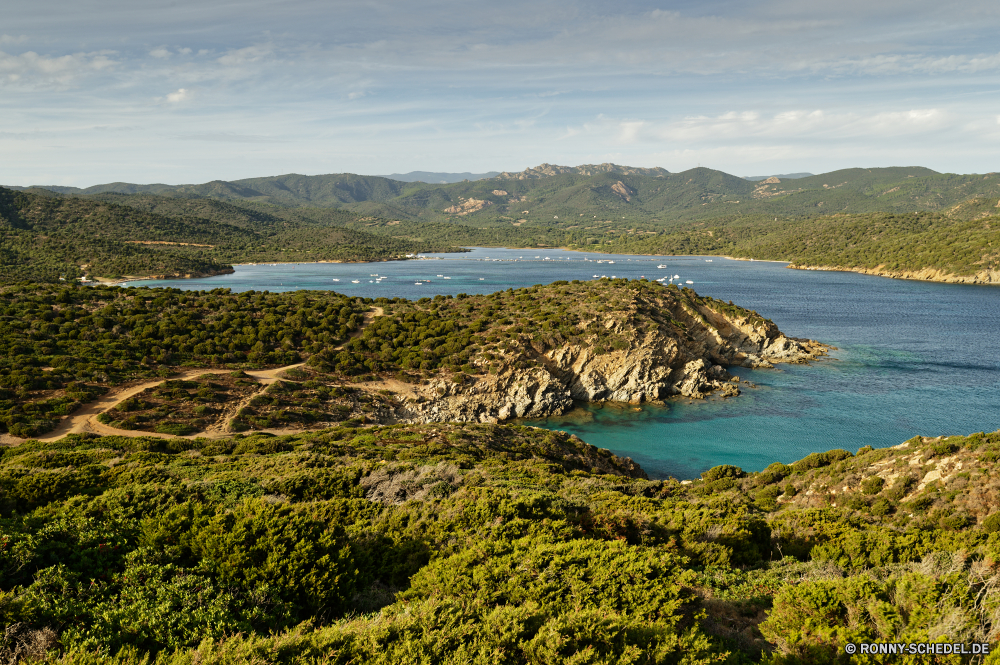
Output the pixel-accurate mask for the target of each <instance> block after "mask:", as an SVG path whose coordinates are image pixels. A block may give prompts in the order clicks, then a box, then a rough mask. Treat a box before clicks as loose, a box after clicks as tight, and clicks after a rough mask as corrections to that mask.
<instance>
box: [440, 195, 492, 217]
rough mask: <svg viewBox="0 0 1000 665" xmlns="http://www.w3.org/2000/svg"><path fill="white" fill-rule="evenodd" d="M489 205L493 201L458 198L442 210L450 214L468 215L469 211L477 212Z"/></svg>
mask: <svg viewBox="0 0 1000 665" xmlns="http://www.w3.org/2000/svg"><path fill="white" fill-rule="evenodd" d="M489 205H493V202H492V201H484V200H482V199H464V198H459V200H458V203H457V204H456V205H453V206H449V207H447V208H445V209H444V211H445V212H446V213H449V214H452V215H468V214H469V213H473V212H479V211H480V210H482V209H483V208H485V207H486V206H489Z"/></svg>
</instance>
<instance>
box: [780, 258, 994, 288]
mask: <svg viewBox="0 0 1000 665" xmlns="http://www.w3.org/2000/svg"><path fill="white" fill-rule="evenodd" d="M788 267H789V268H792V269H794V270H830V271H834V272H858V273H861V274H862V275H874V276H876V277H890V278H892V279H918V280H920V281H922V282H949V283H952V284H1000V270H980V271H979V272H977V273H975V274H972V275H956V274H955V273H951V272H947V271H945V270H942V269H940V268H921V269H920V270H890V269H887V268H886V267H885V266H875V267H874V268H865V267H862V266H847V267H845V266H810V265H799V264H795V263H790V264H788Z"/></svg>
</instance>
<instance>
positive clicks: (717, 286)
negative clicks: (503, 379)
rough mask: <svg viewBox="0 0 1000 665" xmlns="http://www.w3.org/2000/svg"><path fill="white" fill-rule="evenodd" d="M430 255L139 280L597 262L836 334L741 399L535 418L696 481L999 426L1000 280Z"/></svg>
mask: <svg viewBox="0 0 1000 665" xmlns="http://www.w3.org/2000/svg"><path fill="white" fill-rule="evenodd" d="M428 256H430V257H433V258H428V259H421V260H409V261H391V262H379V263H309V264H278V265H247V266H237V267H236V272H235V273H234V274H230V275H218V276H214V277H208V278H202V279H191V280H169V281H164V280H154V281H146V282H133V283H131V285H132V286H144V285H145V286H158V287H163V286H170V287H175V288H181V289H213V288H229V289H232V290H233V291H245V290H258V291H264V290H268V291H291V290H298V289H324V290H335V291H338V292H341V293H344V294H346V295H350V296H363V297H370V298H378V297H387V298H393V297H397V296H398V297H403V298H420V297H427V296H434V295H437V294H452V295H454V294H457V293H469V294H472V293H492V292H494V291H497V290H506V289H508V288H520V287H524V286H531V285H533V284H548V283H550V282H552V281H555V280H559V279H566V280H572V279H580V280H584V279H593V276H594V275H598V276H602V275H606V276H607V277H612V276H616V277H627V278H632V279H634V278H639V277H646V278H647V279H659V278H661V277H665V276H673V275H680V280H679V281H681V282H687V281H688V280H690V281H691V282H693V283H692V284H688V286H690V287H691V288H693V289H695V290H696V291H697V292H698V293H700V294H702V295H709V296H712V297H714V298H719V299H722V300H732V301H733V302H734V303H736V304H739V305H742V306H743V307H747V308H750V309H754V310H757V311H758V312H759V313H760V314H762V315H763V316H765V317H767V318H770V319H771V320H773V321H774V322H775V323H776V324H777V325H778V327H779V328H780V329H781V330H782V331H783V332H784V333H785V334H787V335H790V336H793V337H809V338H812V339H817V340H820V341H822V342H825V343H827V344H832V345H834V346H836V347H838V350H837V351H834V352H833V353H832V354H831V358H830V359H828V360H823V361H820V362H816V363H813V364H811V365H808V366H803V365H779V366H778V367H777V368H776V369H773V370H752V371H751V370H747V369H744V368H738V367H737V368H731V371H732V372H733V373H734V374H737V375H739V376H740V377H741V378H742V379H746V380H749V381H752V382H753V383H755V384H756V385H757V388H755V389H753V388H745V389H744V391H743V394H742V395H741V396H739V397H737V398H734V399H727V400H722V399H709V400H696V401H695V400H671V401H669V402H668V403H667V404H666V405H642V406H640V407H635V406H632V405H581V406H580V408H577V409H574V410H573V411H572V412H570V413H568V414H565V415H563V416H559V417H553V418H547V419H543V420H533V421H527V424H531V425H536V426H541V427H547V428H551V429H560V430H565V431H568V432H572V433H574V434H577V435H579V436H580V437H581V438H582V439H584V440H585V441H587V442H588V443H592V444H594V445H596V446H600V447H602V448H609V449H610V450H612V451H614V452H615V453H617V454H620V455H628V456H630V457H632V458H633V459H635V460H636V461H637V462H639V463H640V464H641V465H642V466H643V468H644V469H646V471H647V472H648V473H649V474H650V476H651V477H658V478H662V477H667V476H674V477H677V478H691V477H695V476H697V475H698V474H699V473H700V472H701V471H704V470H705V469H707V468H709V467H711V466H715V465H717V464H736V465H738V466H741V467H743V468H744V469H747V470H755V471H756V470H760V469H762V468H763V467H765V466H767V465H768V464H770V463H771V462H774V461H783V462H790V461H793V460H796V459H800V458H802V457H804V456H805V455H807V454H809V453H810V452H816V451H824V450H830V449H832V448H845V449H847V450H850V451H852V452H853V451H856V450H857V449H858V448H860V447H861V446H865V445H870V446H873V447H884V446H891V445H896V444H898V443H900V442H902V441H904V440H906V439H908V438H910V437H912V436H914V435H917V434H920V435H924V436H938V435H951V434H969V433H971V432H976V431H994V430H997V429H1000V354H998V346H1000V344H998V341H997V339H998V331H1000V289H998V288H997V287H992V286H970V285H958V284H942V283H934V282H918V281H906V280H891V279H885V278H880V277H872V276H869V275H859V274H855V273H847V272H822V271H802V270H790V269H788V268H786V267H785V264H784V263H772V262H761V261H753V262H751V261H736V260H730V259H725V258H722V257H692V256H684V257H671V256H666V257H648V256H647V257H641V256H623V255H610V254H597V253H593V254H586V253H581V252H570V251H562V250H554V249H553V250H522V249H514V250H511V249H496V248H475V249H473V250H472V251H470V252H467V253H461V254H437V255H428ZM598 261H602V263H598ZM609 261H613V262H614V263H609ZM658 265H664V266H666V267H665V268H662V269H660V268H657V266H658ZM380 278H381V279H380ZM335 280H339V281H335ZM674 281H675V282H676V281H678V280H674ZM417 282H419V284H418V283H417Z"/></svg>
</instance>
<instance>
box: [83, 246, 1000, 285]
mask: <svg viewBox="0 0 1000 665" xmlns="http://www.w3.org/2000/svg"><path fill="white" fill-rule="evenodd" d="M463 249H465V250H472V249H509V250H525V251H528V250H537V251H544V250H561V251H566V252H575V253H577V254H588V253H589V254H614V255H617V256H657V257H663V258H665V259H667V258H681V257H686V258H690V257H718V258H722V259H729V260H731V261H747V262H754V263H783V264H786V266H787V267H788V268H791V269H793V270H817V271H829V272H854V273H859V274H863V275H871V276H873V277H884V278H887V279H903V280H910V281H920V282H941V283H949V284H969V285H979V286H992V285H1000V271H992V270H983V271H980V272H978V273H976V274H974V275H956V274H954V273H948V272H945V271H944V270H941V269H939V268H922V269H919V270H887V269H885V267H884V266H881V265H880V266H876V267H874V268H866V267H860V266H854V267H845V266H826V265H800V264H796V263H795V262H794V261H792V260H775V259H755V258H751V257H743V256H731V255H728V254H638V253H627V252H624V253H614V252H606V251H602V250H596V249H580V248H575V247H565V246H561V247H507V246H499V245H498V246H495V247H493V246H489V247H487V246H474V247H473V246H469V247H463ZM436 253H437V252H425V254H436ZM442 253H445V252H442ZM433 258H438V257H433ZM417 260H432V259H431V257H427V256H424V257H417V256H407V257H398V258H388V259H376V260H374V261H341V260H319V261H263V262H247V263H233V264H231V266H230V267H229V269H228V270H221V271H218V272H211V273H188V274H184V275H181V274H176V275H148V276H142V275H130V276H127V277H123V278H120V279H114V280H111V279H105V278H99V277H98V278H95V279H94V280H93V281H91V282H87V283H84V284H85V285H96V284H101V285H104V286H122V285H125V284H128V283H129V282H138V281H145V280H163V281H167V280H174V279H199V278H203V277H213V276H216V275H228V274H232V273H234V272H236V271H235V269H234V266H253V265H311V264H321V263H334V264H350V263H385V262H389V261H417Z"/></svg>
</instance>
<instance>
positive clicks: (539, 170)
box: [494, 163, 670, 180]
mask: <svg viewBox="0 0 1000 665" xmlns="http://www.w3.org/2000/svg"><path fill="white" fill-rule="evenodd" d="M562 173H575V174H576V175H583V176H593V175H597V174H599V173H619V174H621V175H633V174H636V175H650V176H660V177H663V176H668V175H670V171H668V170H666V169H664V168H660V167H658V166H657V167H653V168H643V167H638V166H621V165H619V164H611V163H604V164H583V165H581V166H559V165H558V164H547V163H546V164H539V165H538V166H535V167H533V168H527V169H525V170H523V171H520V172H516V173H515V172H510V171H504V172H503V173H501V174H500V175H498V176H496V177H495V178H494V180H537V179H538V178H548V177H551V176H554V175H560V174H562Z"/></svg>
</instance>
